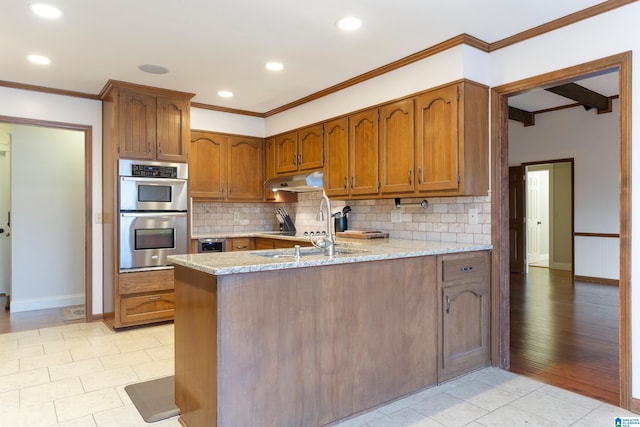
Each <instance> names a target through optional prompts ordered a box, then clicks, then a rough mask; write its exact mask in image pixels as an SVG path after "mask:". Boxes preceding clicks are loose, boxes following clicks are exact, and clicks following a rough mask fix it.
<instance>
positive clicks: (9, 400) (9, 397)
mask: <svg viewBox="0 0 640 427" xmlns="http://www.w3.org/2000/svg"><path fill="white" fill-rule="evenodd" d="M19 407H20V390H11V391H7V392H5V393H0V408H19ZM0 419H1V418H0Z"/></svg>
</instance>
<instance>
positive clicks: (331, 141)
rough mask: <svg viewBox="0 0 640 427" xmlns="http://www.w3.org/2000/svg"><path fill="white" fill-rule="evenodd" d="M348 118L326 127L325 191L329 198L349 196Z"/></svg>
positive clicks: (336, 120)
mask: <svg viewBox="0 0 640 427" xmlns="http://www.w3.org/2000/svg"><path fill="white" fill-rule="evenodd" d="M347 125H348V120H347V118H346V117H344V118H340V119H335V120H331V121H329V122H327V123H325V125H324V144H325V148H324V149H325V152H326V153H327V160H326V162H325V164H324V191H325V192H326V194H327V195H328V196H344V195H347V194H349V146H348V142H349V138H348V135H349V134H348V129H347Z"/></svg>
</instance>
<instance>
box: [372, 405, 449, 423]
mask: <svg viewBox="0 0 640 427" xmlns="http://www.w3.org/2000/svg"><path fill="white" fill-rule="evenodd" d="M367 426H368V427H442V424H440V423H438V422H437V421H434V420H432V419H430V418H428V417H425V416H424V415H422V414H419V413H417V412H416V411H414V410H412V409H409V408H404V409H401V410H399V411H396V412H393V413H391V414H388V415H385V416H384V417H382V418H378V419H377V420H374V421H372V422H370V423H368V424H367Z"/></svg>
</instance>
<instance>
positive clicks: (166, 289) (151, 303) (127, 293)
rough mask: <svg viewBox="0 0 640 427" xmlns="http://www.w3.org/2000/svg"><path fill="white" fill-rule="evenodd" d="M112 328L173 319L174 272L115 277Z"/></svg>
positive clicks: (141, 273)
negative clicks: (115, 289)
mask: <svg viewBox="0 0 640 427" xmlns="http://www.w3.org/2000/svg"><path fill="white" fill-rule="evenodd" d="M114 306H115V313H114V319H113V327H114V328H123V327H127V326H136V325H143V324H147V323H154V322H162V321H166V320H173V313H174V303H173V269H167V270H153V271H138V272H133V273H120V274H119V275H118V292H117V294H116V299H115V301H114Z"/></svg>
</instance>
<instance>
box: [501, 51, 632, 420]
mask: <svg viewBox="0 0 640 427" xmlns="http://www.w3.org/2000/svg"><path fill="white" fill-rule="evenodd" d="M630 59H631V54H630V53H624V54H620V55H614V56H611V57H608V58H603V59H601V60H597V61H593V62H590V63H586V64H582V65H579V66H575V67H571V68H567V69H563V70H558V71H554V72H552V73H548V74H544V75H541V76H537V77H534V78H530V79H525V80H522V81H519V82H515V83H511V84H507V85H504V86H500V87H495V88H493V89H492V96H491V102H492V106H491V111H492V150H491V151H492V159H491V160H492V164H493V165H494V168H493V176H492V185H493V186H492V206H493V207H494V209H492V241H493V243H494V256H493V258H492V269H493V271H494V272H495V274H493V275H492V291H493V294H494V295H495V296H496V297H495V298H494V300H493V311H492V315H493V316H494V317H493V322H492V324H493V325H494V330H493V333H494V334H493V336H494V341H493V343H492V344H493V345H492V351H493V356H494V359H493V360H494V361H495V362H496V363H497V364H498V365H499V366H500V367H502V368H504V369H508V368H509V366H510V355H509V331H510V323H509V295H510V291H509V263H508V262H507V260H509V259H510V257H509V253H510V252H509V237H510V234H509V232H510V230H509V221H508V219H509V200H508V198H506V197H502V196H501V195H503V194H507V193H508V188H507V185H508V182H509V165H508V152H509V135H508V98H509V97H510V96H513V95H516V94H519V93H522V92H524V91H526V90H531V89H535V88H540V87H545V86H548V85H553V84H561V83H566V82H570V81H574V80H576V79H578V78H581V77H585V76H588V75H593V74H596V73H602V72H608V71H610V70H616V71H617V72H618V75H619V88H620V98H619V105H620V106H619V108H620V145H619V147H620V156H619V161H620V175H619V177H620V199H619V200H620V210H619V212H620V213H619V226H620V227H619V228H620V259H619V265H620V280H619V294H620V296H619V302H620V304H619V319H620V320H619V331H620V332H619V340H618V345H619V361H620V369H619V379H620V390H619V391H620V393H619V404H620V406H621V407H623V408H630V407H631V381H630V377H631V375H630V374H631V357H630V356H631V347H630V337H631V335H630V331H631V328H630V323H629V322H630V271H631V264H630V224H631V219H630V168H631V163H630V161H631V160H630V159H631V155H630V153H631V151H630V107H631V102H630V95H631V91H630V84H631V72H630V64H631V61H630Z"/></svg>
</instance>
